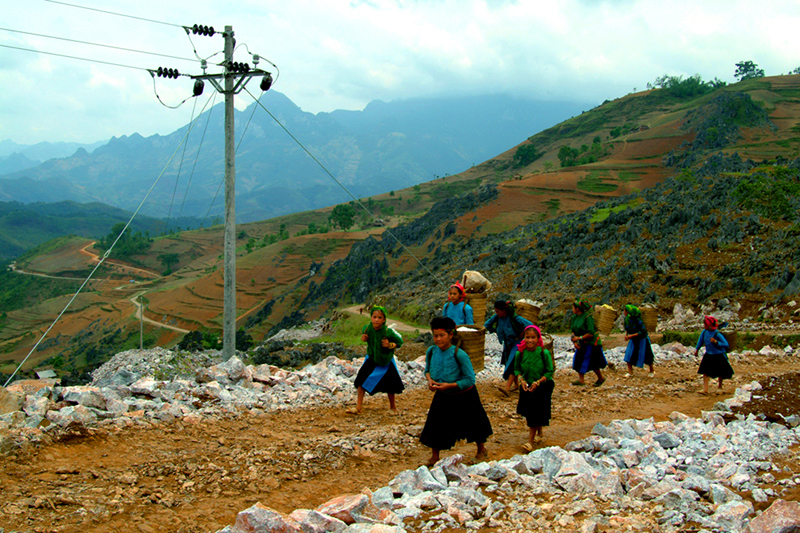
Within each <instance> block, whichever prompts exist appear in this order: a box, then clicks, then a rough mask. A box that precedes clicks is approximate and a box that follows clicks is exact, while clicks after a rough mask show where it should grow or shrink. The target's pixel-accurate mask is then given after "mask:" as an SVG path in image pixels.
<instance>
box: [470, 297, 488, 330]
mask: <svg viewBox="0 0 800 533" xmlns="http://www.w3.org/2000/svg"><path fill="white" fill-rule="evenodd" d="M465 296H466V297H467V303H468V304H469V305H470V307H472V319H473V320H474V321H475V324H477V325H479V326H483V323H484V322H485V321H486V300H487V294H486V293H485V292H468V293H466V295H465Z"/></svg>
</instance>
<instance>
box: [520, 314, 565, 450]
mask: <svg viewBox="0 0 800 533" xmlns="http://www.w3.org/2000/svg"><path fill="white" fill-rule="evenodd" d="M522 339H523V340H522V342H520V343H519V344H518V345H517V355H516V356H515V357H514V363H513V364H514V374H515V375H516V376H519V402H518V403H517V414H518V415H522V416H524V417H525V419H526V421H527V423H528V430H529V435H528V442H526V443H525V444H523V445H522V448H523V449H524V450H525V451H526V452H530V451H532V450H533V447H534V446H535V445H536V444H538V443H540V442H542V439H543V435H542V426H549V425H550V411H551V403H552V398H553V388H554V387H555V382H554V381H553V374H554V373H555V364H554V362H553V356H552V354H551V353H550V352H549V351H548V350H545V349H544V342H543V341H542V332H541V331H540V330H539V328H538V327H537V326H533V325H531V326H528V327H526V328H525V331H524V332H523V337H522Z"/></svg>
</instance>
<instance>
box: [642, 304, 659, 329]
mask: <svg viewBox="0 0 800 533" xmlns="http://www.w3.org/2000/svg"><path fill="white" fill-rule="evenodd" d="M640 310H641V312H642V322H644V327H646V328H647V333H655V332H656V328H657V327H658V309H656V308H655V307H641V308H640Z"/></svg>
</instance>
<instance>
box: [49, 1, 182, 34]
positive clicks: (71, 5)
mask: <svg viewBox="0 0 800 533" xmlns="http://www.w3.org/2000/svg"><path fill="white" fill-rule="evenodd" d="M45 2H50V3H51V4H61V5H63V6H69V7H76V8H78V9H86V10H89V11H97V12H98V13H105V14H107V15H115V16H117V17H127V18H131V19H136V20H144V21H145V22H154V23H156V24H163V25H165V26H173V27H175V28H183V26H181V25H180V24H172V23H171V22H162V21H160V20H154V19H148V18H144V17H137V16H134V15H126V14H124V13H116V12H114V11H106V10H105V9H97V8H95V7H86V6H79V5H77V4H68V3H67V2H59V1H57V0H45Z"/></svg>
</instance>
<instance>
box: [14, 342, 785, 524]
mask: <svg viewBox="0 0 800 533" xmlns="http://www.w3.org/2000/svg"><path fill="white" fill-rule="evenodd" d="M734 367H735V370H736V379H735V383H733V384H726V391H727V392H728V393H729V394H730V393H731V392H732V391H733V389H734V387H735V385H736V384H739V385H741V384H743V383H746V382H749V381H751V380H753V379H758V378H764V377H766V376H769V375H777V374H782V373H785V372H788V371H797V370H798V369H800V361H798V360H793V359H786V358H783V359H775V358H767V357H764V356H757V357H753V358H751V359H750V360H748V361H742V362H738V363H735V364H734ZM656 368H657V375H656V377H655V378H653V379H649V378H647V377H645V376H644V375H639V376H634V377H632V378H629V379H624V378H623V377H622V374H623V372H622V371H620V370H617V371H609V372H608V378H609V379H608V381H607V384H606V385H604V386H603V387H600V388H592V387H588V388H585V389H578V388H577V387H571V386H570V385H569V382H570V381H571V380H572V379H573V375H572V373H571V371H568V370H560V371H559V372H558V373H557V375H556V383H557V385H556V392H555V394H554V400H553V408H554V413H553V415H554V418H553V421H552V425H551V426H550V427H549V428H547V429H546V433H545V442H544V445H545V446H549V445H564V444H566V443H567V442H570V441H572V440H576V439H579V438H583V437H585V436H587V435H588V434H589V433H590V431H591V429H592V427H593V426H594V425H595V424H596V423H597V422H602V423H607V422H609V421H610V420H612V419H615V418H647V417H655V418H656V419H657V420H663V419H665V418H666V417H667V416H668V415H669V413H671V412H672V411H681V412H683V413H686V414H688V415H691V416H699V415H700V412H701V410H708V409H709V408H710V407H711V406H712V405H713V404H714V403H716V402H717V401H719V400H721V399H724V398H725V397H726V396H710V397H706V396H700V395H698V394H697V392H696V391H697V389H698V386H699V384H700V381H699V379H698V377H697V374H696V366H695V365H693V364H687V363H682V364H678V363H665V364H663V365H660V366H657V367H656ZM479 390H480V393H481V397H482V399H483V403H484V406H485V408H486V410H487V412H488V413H489V417H490V419H491V421H492V425H493V428H494V435H493V436H492V437H491V438H490V440H489V442H488V444H487V447H488V449H489V452H490V455H491V458H493V459H499V458H507V457H511V456H513V455H515V454H518V453H520V452H521V449H520V445H521V444H522V443H523V442H524V440H525V435H526V428H525V423H524V420H522V419H521V418H519V417H518V416H517V415H516V414H514V412H515V407H516V402H515V398H511V399H506V398H504V397H502V396H501V395H500V394H499V393H497V392H496V391H495V390H494V388H493V387H492V386H491V384H489V383H481V384H479ZM430 399H431V397H430V393H429V392H428V391H426V390H413V391H406V392H405V393H404V394H402V395H400V396H399V397H398V406H399V407H400V409H401V411H402V412H401V415H400V416H399V417H391V416H388V414H387V412H388V411H387V409H386V398H385V397H381V396H377V397H375V398H368V400H367V403H366V406H365V410H364V412H363V413H362V414H361V415H360V416H358V417H354V416H349V415H346V414H345V413H344V407H343V406H341V405H339V406H332V407H326V408H318V409H297V410H292V411H285V412H279V413H274V414H269V415H262V416H253V415H249V414H243V415H231V417H230V418H229V419H226V420H208V421H201V422H195V423H189V422H175V423H170V424H164V425H159V426H146V427H130V428H128V429H124V430H121V431H118V432H112V433H109V432H105V431H96V432H93V433H92V434H89V435H75V436H74V437H73V438H70V439H67V440H64V441H62V442H58V443H55V444H51V445H48V446H44V447H42V448H40V449H33V450H29V451H28V452H24V453H19V454H17V455H15V456H11V457H5V458H4V459H3V461H2V464H0V487H3V490H2V491H0V524H2V526H3V527H4V528H5V529H6V531H13V530H19V531H48V532H49V531H65V532H78V531H81V532H82V531H93V532H100V533H103V532H106V533H122V532H137V533H139V532H145V533H149V532H155V531H157V532H213V531H216V530H218V529H221V528H222V527H224V526H225V525H229V524H232V523H233V522H234V520H235V517H236V513H237V512H238V511H241V510H243V509H245V508H247V507H249V506H250V505H252V504H253V503H255V502H257V501H260V502H262V503H264V504H265V505H268V506H271V507H273V508H276V509H279V510H282V511H286V512H289V511H292V510H294V509H296V508H311V507H315V506H317V505H319V504H320V503H323V502H325V501H327V500H329V499H330V498H331V497H333V496H334V495H337V494H341V493H345V492H358V491H360V490H361V489H362V488H364V487H372V488H373V489H374V488H379V487H381V486H383V485H385V484H386V483H387V482H388V481H389V480H390V479H392V478H393V477H394V476H395V475H396V474H397V473H398V472H400V471H402V470H405V469H409V468H416V467H418V466H419V465H420V464H423V462H424V461H425V459H426V458H427V456H428V450H427V449H426V448H424V447H422V446H421V445H419V444H418V442H417V439H416V436H417V434H418V432H419V430H420V428H421V425H422V424H423V423H424V420H425V416H426V413H427V409H428V407H429V404H430ZM347 443H350V444H347ZM455 452H459V453H463V454H465V455H466V456H471V455H472V454H473V453H474V446H471V445H470V446H468V445H465V444H462V445H459V446H458V447H457V448H456V449H455V450H453V451H451V452H445V453H444V456H446V455H449V454H450V453H455Z"/></svg>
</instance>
